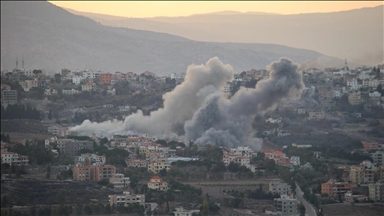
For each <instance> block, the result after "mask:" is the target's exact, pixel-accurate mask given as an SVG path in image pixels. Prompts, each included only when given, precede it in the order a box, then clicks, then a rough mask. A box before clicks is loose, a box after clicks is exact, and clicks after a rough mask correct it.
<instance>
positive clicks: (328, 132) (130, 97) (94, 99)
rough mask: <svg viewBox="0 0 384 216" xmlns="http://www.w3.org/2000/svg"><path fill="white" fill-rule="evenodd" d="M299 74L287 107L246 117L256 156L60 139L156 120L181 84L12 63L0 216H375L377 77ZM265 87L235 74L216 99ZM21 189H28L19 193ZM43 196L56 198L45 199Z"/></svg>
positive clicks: (5, 79)
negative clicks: (300, 82) (95, 125)
mask: <svg viewBox="0 0 384 216" xmlns="http://www.w3.org/2000/svg"><path fill="white" fill-rule="evenodd" d="M302 73H303V78H304V83H305V86H306V88H305V91H304V93H303V94H302V96H301V98H300V99H299V100H298V101H288V100H287V101H284V102H283V103H282V104H279V107H278V108H277V109H276V110H275V111H273V112H269V113H267V114H266V115H265V116H255V119H254V123H253V128H254V130H255V131H256V137H259V138H261V140H262V143H263V145H262V149H257V150H256V149H251V148H249V147H247V146H242V147H237V148H227V147H219V146H213V145H207V146H199V145H196V144H194V143H184V140H182V139H179V140H168V139H165V140H164V139H160V138H158V137H152V136H150V135H147V134H131V135H124V136H123V135H118V134H116V135H114V136H112V137H105V136H103V134H93V135H92V136H90V137H88V136H79V135H78V134H76V133H70V132H69V130H68V128H69V127H72V126H75V125H77V124H80V123H82V122H83V121H84V120H86V119H90V120H91V121H94V122H102V121H106V120H112V119H119V120H123V119H124V118H125V117H126V116H128V115H130V114H131V113H134V112H136V111H137V110H142V111H143V112H144V113H145V114H149V113H150V111H152V110H157V109H158V108H160V107H161V106H162V95H163V94H164V93H165V92H168V91H170V90H172V89H173V88H175V87H176V86H177V85H178V84H180V83H181V82H183V80H184V76H185V74H182V73H180V74H170V75H168V76H161V77H160V76H156V74H155V73H152V72H148V71H146V72H144V73H141V74H136V73H133V72H114V73H107V72H101V71H93V70H89V69H86V70H84V71H70V70H68V69H62V70H61V71H60V72H59V73H56V74H54V75H49V74H47V73H45V72H44V70H39V69H34V70H27V69H24V62H23V63H22V66H21V67H19V65H18V62H16V68H15V69H14V70H13V71H2V72H1V104H2V111H1V118H2V126H1V129H2V134H1V160H2V164H1V166H2V169H1V174H2V177H1V179H2V193H1V194H2V203H1V211H2V212H1V215H17V214H18V215H23V214H27V215H28V214H29V213H31V214H33V215H36V214H38V215H73V214H75V213H76V214H83V213H84V214H88V215H90V214H95V215H106V214H117V213H120V214H137V215H169V214H173V215H196V214H197V215H304V214H305V212H307V214H309V215H312V214H314V215H327V211H328V212H331V211H334V209H332V208H334V206H339V208H340V206H345V205H347V206H350V205H353V206H354V208H355V207H356V208H360V209H365V208H367V204H370V205H371V206H373V207H372V208H371V211H372V215H375V214H377V215H379V213H378V212H377V211H376V208H377V206H380V205H382V202H383V201H384V195H383V191H384V182H383V181H384V160H383V157H384V131H383V130H382V129H383V124H384V122H383V115H382V114H383V109H384V95H383V94H384V91H383V88H382V86H383V85H384V78H383V77H384V65H379V66H375V67H361V68H356V69H349V68H348V65H347V62H345V67H343V68H340V69H335V68H327V69H324V70H319V69H315V68H311V69H309V70H305V71H302ZM267 77H268V72H267V71H266V70H256V69H252V70H248V71H243V72H241V73H238V74H236V75H235V77H234V79H233V81H232V82H230V83H227V85H225V86H224V88H223V89H222V91H223V94H226V95H227V97H231V96H232V95H233V94H234V93H235V92H236V91H238V90H239V89H240V88H241V87H247V88H254V87H255V84H256V83H257V82H258V81H259V80H262V79H265V78H267ZM25 182H37V183H38V185H39V186H38V187H35V188H33V189H31V188H23V187H25V186H23V184H24V183H25ZM29 184H32V183H29ZM50 184H57V185H58V186H57V187H60V188H61V187H62V188H63V190H61V192H60V193H58V194H55V193H52V192H50V186H49V185H50ZM24 185H25V184H24ZM81 185H84V186H85V187H84V186H81ZM15 187H20V188H21V191H17V190H15V189H13V188H15ZM65 188H67V189H65ZM75 188H77V189H76V190H78V191H77V192H76V193H77V195H75V196H73V193H74V192H73V191H72V190H75ZM23 190H27V192H26V194H23ZM35 190H36V191H35ZM71 193H72V194H71ZM306 200H307V201H306ZM357 211H358V210H357ZM308 212H313V213H308Z"/></svg>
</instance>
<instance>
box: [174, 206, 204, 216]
mask: <svg viewBox="0 0 384 216" xmlns="http://www.w3.org/2000/svg"><path fill="white" fill-rule="evenodd" d="M199 212H200V210H186V209H184V208H183V207H178V208H175V211H174V212H173V213H174V214H175V216H192V215H193V214H194V213H195V214H198V213H199Z"/></svg>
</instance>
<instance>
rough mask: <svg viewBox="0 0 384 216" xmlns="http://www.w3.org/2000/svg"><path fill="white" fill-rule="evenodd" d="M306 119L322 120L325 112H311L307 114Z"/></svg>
mask: <svg viewBox="0 0 384 216" xmlns="http://www.w3.org/2000/svg"><path fill="white" fill-rule="evenodd" d="M308 115H309V116H308V119H310V120H312V119H314V120H320V119H324V118H325V112H324V111H323V110H321V111H315V110H311V111H309V112H308Z"/></svg>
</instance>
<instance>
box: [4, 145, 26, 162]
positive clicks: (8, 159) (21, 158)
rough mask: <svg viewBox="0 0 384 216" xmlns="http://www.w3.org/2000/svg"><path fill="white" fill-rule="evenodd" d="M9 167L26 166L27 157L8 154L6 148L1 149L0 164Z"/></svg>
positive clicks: (12, 153)
mask: <svg viewBox="0 0 384 216" xmlns="http://www.w3.org/2000/svg"><path fill="white" fill-rule="evenodd" d="M4 163H6V164H9V165H28V164H29V157H28V156H24V155H21V154H18V153H14V152H9V151H8V149H6V148H1V164H4Z"/></svg>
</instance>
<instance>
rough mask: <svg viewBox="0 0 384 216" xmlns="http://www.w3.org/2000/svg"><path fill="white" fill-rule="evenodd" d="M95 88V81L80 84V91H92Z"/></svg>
mask: <svg viewBox="0 0 384 216" xmlns="http://www.w3.org/2000/svg"><path fill="white" fill-rule="evenodd" d="M95 89H96V83H87V84H85V85H81V91H94V90H95Z"/></svg>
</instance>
